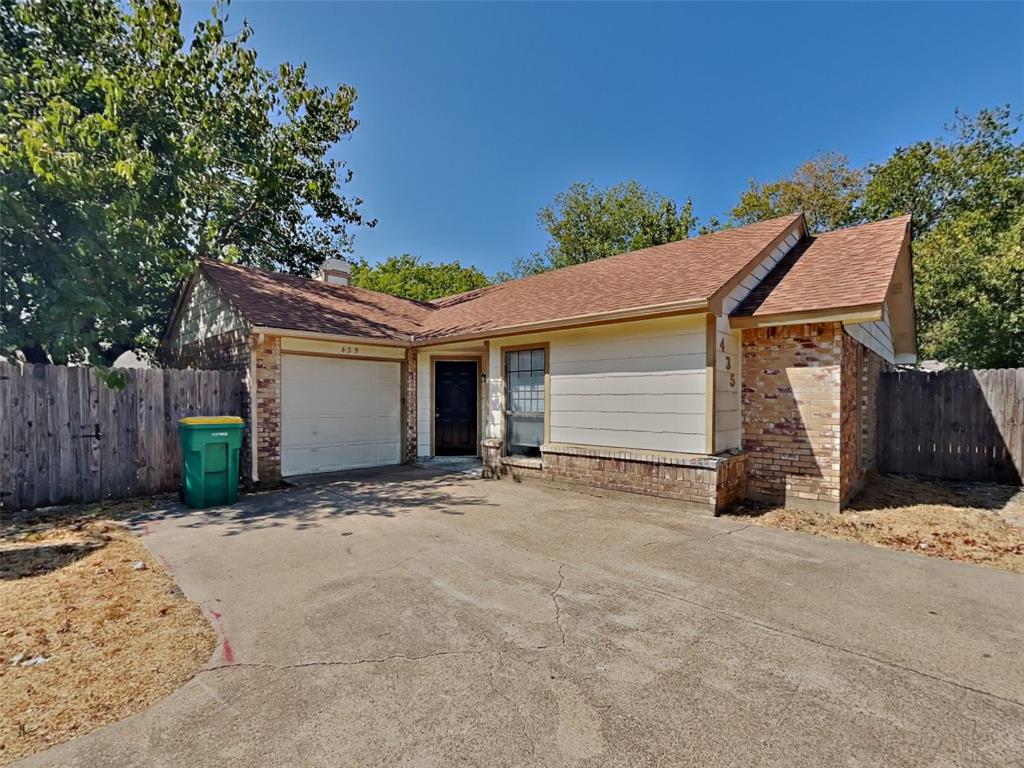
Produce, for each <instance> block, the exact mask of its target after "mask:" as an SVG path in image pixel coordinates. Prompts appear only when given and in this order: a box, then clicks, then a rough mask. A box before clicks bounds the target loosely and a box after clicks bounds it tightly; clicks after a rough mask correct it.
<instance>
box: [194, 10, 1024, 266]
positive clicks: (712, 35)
mask: <svg viewBox="0 0 1024 768" xmlns="http://www.w3.org/2000/svg"><path fill="white" fill-rule="evenodd" d="M208 8H209V4H208V3H205V2H188V3H186V4H185V12H184V19H183V22H184V24H185V25H186V26H187V27H188V28H191V26H192V24H193V23H194V22H195V21H196V20H198V19H199V18H202V17H204V16H205V15H206V14H207V13H208ZM242 17H246V18H248V19H249V21H250V23H251V24H252V26H253V28H254V30H255V35H254V40H253V44H254V46H255V47H256V49H257V50H258V52H259V59H260V63H261V64H262V65H263V66H267V67H270V66H274V65H276V64H277V63H279V62H281V61H285V60H287V61H293V62H298V61H306V62H307V63H308V64H309V71H310V77H311V79H312V80H314V81H315V82H318V83H322V84H336V83H339V82H345V83H349V84H352V85H354V86H355V87H356V89H357V91H358V93H359V100H358V103H357V106H356V115H357V117H358V118H359V120H360V121H361V125H360V127H359V128H358V129H357V131H356V133H355V135H354V136H353V137H352V139H351V140H350V141H347V142H344V143H342V144H341V145H340V146H339V147H338V149H337V152H338V154H339V155H340V156H341V157H343V158H344V159H346V160H347V161H348V162H349V164H350V167H351V168H352V169H353V171H354V172H355V179H354V181H353V182H352V183H351V184H349V185H348V187H347V190H348V192H349V193H351V194H354V195H359V196H360V197H362V198H363V199H364V200H365V204H364V206H363V211H364V213H365V214H366V215H367V216H368V217H370V218H377V219H378V220H379V224H378V225H377V227H376V228H375V229H365V228H360V229H358V230H356V243H355V253H356V255H357V256H361V257H364V258H367V259H369V260H371V261H376V260H379V259H382V258H385V257H387V256H389V255H395V254H400V253H404V252H409V253H415V254H419V255H421V256H423V257H425V258H428V259H431V260H434V261H438V260H443V261H447V260H453V259H458V260H460V261H461V262H462V263H463V264H475V265H477V266H479V267H481V268H482V269H483V270H484V271H485V272H487V273H488V274H493V273H494V272H496V271H497V270H500V269H504V268H507V267H508V266H509V265H510V263H511V261H512V259H513V258H515V257H516V256H519V255H525V254H528V253H530V252H531V251H535V250H540V249H542V248H543V246H544V243H545V241H546V236H545V233H544V232H543V231H542V230H540V229H539V228H538V226H537V223H536V212H537V210H538V209H539V208H540V207H541V206H543V205H545V204H547V203H548V202H550V201H551V199H552V198H553V197H554V195H555V194H556V193H557V192H559V191H560V190H563V189H565V188H566V187H567V186H568V185H569V184H570V183H571V182H572V181H574V180H593V181H595V182H596V183H597V184H599V185H602V186H603V185H607V184H612V183H615V182H618V181H623V180H627V179H637V180H638V181H640V182H641V183H642V184H644V185H646V186H648V187H650V188H651V189H653V190H655V191H657V192H660V193H662V194H665V195H669V196H671V197H673V198H675V199H677V200H683V199H685V198H687V197H690V198H692V199H693V201H694V205H695V208H696V210H697V213H698V214H699V215H701V216H703V217H707V216H710V215H714V214H718V215H721V214H723V213H725V212H727V211H728V209H729V207H730V206H731V205H732V204H733V203H734V201H735V200H736V197H737V195H738V194H739V193H740V191H741V190H742V189H744V188H745V187H746V184H747V181H748V179H749V178H750V177H756V178H758V179H762V180H767V179H771V178H775V177H777V176H780V175H783V174H785V173H788V172H789V171H790V170H792V169H793V168H794V167H795V166H797V165H798V164H799V163H800V162H801V161H803V160H804V159H806V158H807V157H808V156H810V155H811V154H813V153H815V152H818V151H822V150H839V151H842V152H845V153H846V154H848V155H849V156H850V158H851V160H852V161H853V162H854V163H857V164H861V163H866V162H869V161H872V160H881V159H884V158H885V157H886V156H887V155H888V154H889V153H890V152H891V151H892V149H893V148H894V147H896V146H898V145H900V144H908V143H910V142H913V141H915V140H918V139H921V138H928V137H932V136H935V135H937V134H938V133H939V132H940V130H941V128H942V126H943V125H944V124H945V123H947V122H948V121H949V120H950V118H951V117H952V115H953V110H954V109H955V108H957V107H959V108H960V109H962V110H964V111H967V112H975V111H977V110H978V109H980V108H981V107H984V106H992V105H996V104H1003V103H1007V102H1009V103H1011V104H1012V105H1013V106H1014V109H1015V110H1016V111H1021V110H1022V108H1024V45H1022V44H1021V37H1020V35H1021V30H1022V29H1024V4H1020V3H1000V4H983V3H969V4H962V5H961V4H953V3H940V4H925V3H910V4H888V3H886V4H883V3H860V4H839V3H828V4H810V3H796V4H768V3H757V4H751V5H747V4H738V3H722V4H696V3H693V4H650V5H647V4H644V5H640V4H628V5H627V4H611V3H602V4H583V3H571V4H525V3H511V4H484V3H479V4H471V3H453V4H427V3H415V4H399V3H368V4H363V3H330V2H315V3H305V2H276V3H275V2H236V3H235V4H234V5H233V6H232V8H231V18H232V19H234V20H235V21H236V22H240V20H241V18H242ZM233 26H234V25H233V24H231V25H229V27H233Z"/></svg>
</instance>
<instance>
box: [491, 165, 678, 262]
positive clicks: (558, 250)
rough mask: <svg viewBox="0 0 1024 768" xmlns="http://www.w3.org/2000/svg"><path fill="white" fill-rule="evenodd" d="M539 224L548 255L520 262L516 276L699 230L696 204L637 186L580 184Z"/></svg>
mask: <svg viewBox="0 0 1024 768" xmlns="http://www.w3.org/2000/svg"><path fill="white" fill-rule="evenodd" d="M537 221H538V223H539V224H540V226H541V227H542V228H544V229H545V230H547V232H548V234H549V235H550V237H551V240H550V242H549V243H548V245H547V247H546V248H545V250H544V252H543V253H534V254H532V255H531V256H529V257H526V258H519V259H516V261H515V262H514V264H513V268H512V274H511V275H507V274H506V275H502V276H501V278H504V279H507V278H509V277H525V276H527V275H532V274H536V273H538V272H544V271H546V270H549V269H558V268H559V267H567V266H570V265H572V264H582V263H584V262H587V261H594V260H596V259H603V258H605V257H606V256H613V255H615V254H617V253H624V252H626V251H635V250H637V249H639V248H647V247H648V246H652V245H661V244H662V243H670V242H673V241H675V240H682V239H684V238H687V237H689V236H690V235H691V234H693V233H694V231H695V230H696V229H697V227H698V221H697V218H696V217H695V216H694V214H693V205H692V203H691V202H690V201H689V200H687V201H686V202H685V203H683V204H682V205H678V204H676V203H675V202H674V201H673V200H672V199H670V198H667V197H664V196H663V195H659V194H657V193H655V192H652V191H651V190H649V189H645V188H644V187H642V186H641V185H640V184H639V183H638V182H636V181H628V182H624V183H621V184H616V185H614V186H611V187H608V188H606V189H599V188H598V187H597V186H595V185H594V183H593V182H575V183H574V184H572V185H571V186H570V187H569V189H567V190H566V191H564V192H560V193H558V194H557V195H556V196H555V200H554V203H553V204H551V205H549V206H546V207H544V208H542V209H541V210H540V212H539V213H538V214H537Z"/></svg>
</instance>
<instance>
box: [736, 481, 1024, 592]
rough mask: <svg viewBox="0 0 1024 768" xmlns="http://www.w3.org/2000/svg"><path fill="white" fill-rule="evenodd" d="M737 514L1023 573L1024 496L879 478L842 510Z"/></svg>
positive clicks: (758, 509) (1002, 489)
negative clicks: (831, 511) (835, 511)
mask: <svg viewBox="0 0 1024 768" xmlns="http://www.w3.org/2000/svg"><path fill="white" fill-rule="evenodd" d="M733 516H735V517H743V518H744V520H745V521H749V522H755V523H757V524H759V525H765V526H768V527H771V528H785V529H788V530H792V531H803V532H806V533H813V534H816V535H818V536H830V537H833V538H837V539H847V540H849V541H857V542H861V543H864V544H871V545H873V546H877V547H890V548H892V549H902V550H906V551H910V552H915V553H917V554H921V555H927V556H930V557H944V558H947V559H949V560H960V561H963V562H968V563H977V564H978V565H988V566H991V567H993V568H1002V569H1004V570H1007V571H1015V572H1017V573H1024V492H1022V491H1021V489H1020V488H1014V487H1010V486H1000V485H988V484H980V483H950V482H942V481H933V480H922V479H912V478H905V477H891V476H884V477H879V478H877V479H875V480H874V481H872V482H871V483H870V484H869V485H868V487H867V488H865V490H864V492H863V493H861V494H860V496H858V497H857V498H856V499H854V501H853V504H851V506H850V508H849V509H846V510H844V511H843V512H841V513H821V512H802V511H798V510H793V509H786V508H782V507H768V506H760V505H756V504H751V503H747V504H745V505H744V506H743V507H741V508H739V509H737V510H735V511H734V512H733Z"/></svg>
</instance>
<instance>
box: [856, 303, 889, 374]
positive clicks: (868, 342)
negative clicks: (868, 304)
mask: <svg viewBox="0 0 1024 768" xmlns="http://www.w3.org/2000/svg"><path fill="white" fill-rule="evenodd" d="M843 327H844V328H845V329H846V332H847V333H848V334H850V336H852V337H853V338H854V339H856V340H857V341H859V342H860V343H861V344H863V345H864V346H865V347H867V348H868V349H870V350H871V351H872V352H874V353H875V354H877V355H878V356H879V357H881V358H882V359H883V360H885V361H886V362H888V363H895V362H896V352H895V350H894V349H893V343H892V326H891V325H890V323H889V309H888V307H883V308H882V319H881V320H878V321H876V322H874V323H849V324H846V325H844V326H843Z"/></svg>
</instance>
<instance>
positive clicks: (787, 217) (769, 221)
mask: <svg viewBox="0 0 1024 768" xmlns="http://www.w3.org/2000/svg"><path fill="white" fill-rule="evenodd" d="M803 215H804V214H803V212H798V213H790V214H787V215H785V216H775V217H774V218H771V219H763V220H761V221H755V222H753V223H751V224H744V225H743V226H741V227H729V228H726V229H719V230H716V231H715V232H708V233H707V234H704V235H697V236H696V237H684V238H681V239H679V240H670V241H669V242H667V243H659V244H658V245H648V246H644V247H643V248H636V249H634V250H632V251H622V252H621V253H613V254H612V255H610V256H602V257H600V258H597V259H591V260H590V261H581V262H579V263H577V264H566V265H565V266H564V267H556V268H555V269H547V270H544V271H543V272H537V273H535V274H532V275H526V276H525V277H518V278H516V279H514V280H507V281H505V282H502V283H494V284H493V285H487V286H484V287H483V288H474V289H473V290H472V291H464V292H463V293H454V294H452V295H451V296H442V297H441V298H439V299H434V300H433V305H434V306H435V307H442V306H445V305H444V304H442V303H441V302H444V301H445V300H447V299H450V298H457V297H460V296H466V295H467V294H471V293H474V292H477V291H479V292H480V293H483V292H484V291H487V290H489V289H493V288H498V287H500V286H502V285H508V284H510V283H523V282H526V281H527V280H534V279H535V278H539V277H545V276H547V275H552V274H555V273H564V272H565V271H566V270H571V269H578V268H580V267H587V266H590V265H592V264H597V263H607V262H609V261H613V260H619V259H623V258H625V257H626V256H636V255H637V254H641V253H644V252H645V251H653V250H654V249H656V248H665V247H666V246H670V245H681V244H683V243H696V242H698V241H701V240H705V241H706V240H709V239H711V238H714V237H717V236H719V235H726V234H734V233H736V232H739V231H741V230H744V229H750V228H752V227H760V226H763V225H766V224H773V223H775V222H781V221H788V222H789V223H793V222H795V221H796V220H797V219H798V218H799V217H801V216H803Z"/></svg>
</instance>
